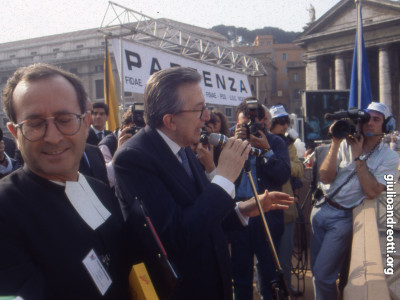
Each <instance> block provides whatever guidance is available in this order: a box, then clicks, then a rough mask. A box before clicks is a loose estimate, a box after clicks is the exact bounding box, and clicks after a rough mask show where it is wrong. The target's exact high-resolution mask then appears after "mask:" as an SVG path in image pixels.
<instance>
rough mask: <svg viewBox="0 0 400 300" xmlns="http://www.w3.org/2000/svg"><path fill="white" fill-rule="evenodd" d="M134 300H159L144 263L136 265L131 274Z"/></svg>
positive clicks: (131, 289)
mask: <svg viewBox="0 0 400 300" xmlns="http://www.w3.org/2000/svg"><path fill="white" fill-rule="evenodd" d="M129 286H130V291H131V299H132V300H158V296H157V293H156V291H155V289H154V286H153V283H152V282H151V279H150V276H149V274H148V273H147V269H146V266H145V265H144V263H140V264H136V265H134V266H133V267H132V269H131V272H130V274H129Z"/></svg>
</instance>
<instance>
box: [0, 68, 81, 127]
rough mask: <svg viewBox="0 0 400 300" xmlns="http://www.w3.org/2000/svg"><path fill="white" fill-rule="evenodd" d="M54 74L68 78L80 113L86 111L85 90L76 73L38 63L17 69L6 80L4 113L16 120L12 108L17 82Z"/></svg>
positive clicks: (30, 80) (36, 79) (13, 120)
mask: <svg viewBox="0 0 400 300" xmlns="http://www.w3.org/2000/svg"><path fill="white" fill-rule="evenodd" d="M56 76H61V77H63V78H65V79H66V80H68V82H69V83H71V85H72V86H73V87H74V89H75V92H76V97H77V99H78V105H79V108H80V109H81V113H84V112H85V111H86V92H85V89H84V87H83V84H82V82H81V80H80V79H79V78H78V77H77V76H76V75H74V74H72V73H70V72H67V71H64V70H62V69H61V68H58V67H56V66H53V65H49V64H44V63H38V64H33V65H30V66H27V67H21V68H19V69H17V70H16V71H15V72H14V74H13V75H12V76H11V77H10V78H9V79H8V80H7V83H6V86H5V88H4V90H3V95H2V98H3V99H2V100H3V107H4V112H5V113H6V115H7V118H8V119H9V120H10V121H12V122H14V123H15V122H17V118H16V115H15V111H14V108H13V93H14V90H15V88H16V86H17V85H18V83H20V82H22V81H25V82H34V81H38V80H41V79H45V78H50V77H56Z"/></svg>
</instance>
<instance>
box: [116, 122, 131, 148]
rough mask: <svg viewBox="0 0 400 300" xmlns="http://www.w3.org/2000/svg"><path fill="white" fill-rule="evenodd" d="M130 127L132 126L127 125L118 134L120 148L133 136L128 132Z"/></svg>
mask: <svg viewBox="0 0 400 300" xmlns="http://www.w3.org/2000/svg"><path fill="white" fill-rule="evenodd" d="M129 129H131V127H125V128H124V129H122V130H121V131H120V133H119V135H118V148H119V147H121V145H122V144H123V143H125V142H126V141H127V140H129V139H130V138H131V137H132V133H129V132H128V131H129Z"/></svg>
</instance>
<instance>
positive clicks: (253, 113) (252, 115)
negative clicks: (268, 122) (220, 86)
mask: <svg viewBox="0 0 400 300" xmlns="http://www.w3.org/2000/svg"><path fill="white" fill-rule="evenodd" d="M258 106H259V103H258V101H257V100H247V101H246V110H245V116H246V117H248V118H249V119H250V121H249V122H248V123H247V124H244V127H245V128H246V131H247V138H249V137H250V134H252V135H254V136H259V134H258V131H259V130H263V129H264V124H262V123H258V122H256V118H257V115H258Z"/></svg>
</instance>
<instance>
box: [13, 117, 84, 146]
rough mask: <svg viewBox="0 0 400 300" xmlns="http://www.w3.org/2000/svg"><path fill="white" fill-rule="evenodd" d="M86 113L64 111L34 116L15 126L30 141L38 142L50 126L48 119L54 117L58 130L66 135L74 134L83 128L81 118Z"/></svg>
mask: <svg viewBox="0 0 400 300" xmlns="http://www.w3.org/2000/svg"><path fill="white" fill-rule="evenodd" d="M85 116H86V113H84V114H81V115H79V114H74V113H62V114H58V115H56V116H54V117H48V118H32V119H28V120H25V121H22V122H21V123H18V124H15V125H14V127H15V128H17V129H18V128H20V129H21V133H22V135H23V137H24V138H26V139H27V140H28V141H31V142H36V141H38V140H40V139H41V138H43V137H44V135H45V134H46V130H47V127H48V120H50V119H53V120H54V124H55V125H56V127H57V129H58V131H60V132H61V133H62V134H64V135H74V134H76V133H77V132H78V131H79V129H80V128H81V123H82V122H81V120H82V119H83V118H85Z"/></svg>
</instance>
